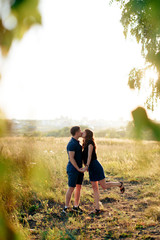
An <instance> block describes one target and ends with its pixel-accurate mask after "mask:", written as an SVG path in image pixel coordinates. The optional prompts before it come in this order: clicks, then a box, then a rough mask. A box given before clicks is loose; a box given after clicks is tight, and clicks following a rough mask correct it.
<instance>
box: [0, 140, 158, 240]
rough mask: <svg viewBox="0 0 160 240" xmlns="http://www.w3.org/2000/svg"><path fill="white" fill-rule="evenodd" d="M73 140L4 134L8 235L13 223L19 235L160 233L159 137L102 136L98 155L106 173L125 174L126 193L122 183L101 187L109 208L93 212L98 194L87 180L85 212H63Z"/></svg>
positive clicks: (2, 175) (2, 189)
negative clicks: (121, 190) (65, 214)
mask: <svg viewBox="0 0 160 240" xmlns="http://www.w3.org/2000/svg"><path fill="white" fill-rule="evenodd" d="M68 141H69V138H52V137H50V138H38V137H37V138H23V137H11V138H9V137H6V138H1V139H0V150H1V161H0V183H1V185H0V193H1V195H0V202H1V206H2V207H1V209H2V210H3V211H2V212H3V214H2V215H1V216H0V220H1V219H4V215H5V216H6V218H7V220H6V221H4V225H3V226H2V225H1V226H0V230H1V232H2V231H3V232H4V236H5V231H4V229H12V232H13V234H17V232H18V233H20V235H19V234H18V235H16V236H17V239H26V238H28V239H120V238H126V239H158V238H157V236H158V234H160V228H159V221H160V210H159V202H160V197H159V196H160V194H159V193H160V191H159V189H160V180H159V172H160V161H159V159H160V143H158V142H153V141H152V142H151V141H150V142H147V141H131V140H129V141H128V140H117V139H112V140H111V139H105V138H97V139H96V143H97V154H98V160H99V161H100V162H101V164H102V165H103V167H104V170H105V173H106V179H107V180H114V181H117V180H123V181H124V182H125V185H126V193H125V194H124V196H121V195H120V193H119V191H118V190H117V189H111V190H107V191H102V190H101V191H100V194H101V202H102V207H103V208H104V210H105V211H104V213H103V214H102V215H100V216H98V217H97V216H96V217H90V216H89V215H88V212H89V211H91V210H92V209H93V195H92V189H91V185H90V184H87V181H85V182H84V186H83V189H82V196H81V205H82V206H83V208H84V209H85V210H86V214H84V215H83V216H79V217H74V216H72V215H69V216H68V217H67V218H62V217H61V214H60V212H61V209H62V207H63V205H64V198H65V192H66V189H67V175H66V165H67V162H68V159H67V153H66V145H67V142H68ZM85 180H88V174H87V173H85ZM8 220H9V222H10V223H9V225H8ZM7 231H9V230H7ZM145 237H146V238H145ZM2 239H5V238H2ZM15 239H16V238H15Z"/></svg>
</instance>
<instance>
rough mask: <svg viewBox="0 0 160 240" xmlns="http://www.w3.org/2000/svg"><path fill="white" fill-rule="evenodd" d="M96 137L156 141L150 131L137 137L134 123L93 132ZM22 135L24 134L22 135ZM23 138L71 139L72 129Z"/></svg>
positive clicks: (26, 134) (40, 133)
mask: <svg viewBox="0 0 160 240" xmlns="http://www.w3.org/2000/svg"><path fill="white" fill-rule="evenodd" d="M85 128H88V127H87V126H81V129H82V130H84V129H85ZM93 131H94V136H95V137H105V138H119V139H137V137H138V138H139V139H144V140H156V139H155V137H154V136H153V133H152V131H151V130H150V129H144V130H143V131H142V133H141V136H137V132H136V131H135V125H134V122H133V121H131V122H129V123H128V124H127V126H126V127H121V128H119V129H116V128H107V129H104V130H93ZM21 135H22V133H21ZM23 136H29V137H70V127H63V128H61V129H57V130H52V131H47V132H41V131H29V132H25V133H23Z"/></svg>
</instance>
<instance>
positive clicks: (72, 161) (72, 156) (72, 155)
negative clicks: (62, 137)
mask: <svg viewBox="0 0 160 240" xmlns="http://www.w3.org/2000/svg"><path fill="white" fill-rule="evenodd" d="M74 155H75V152H74V151H69V160H70V162H71V163H72V165H73V166H74V167H75V168H76V169H77V170H78V171H79V172H80V168H79V167H78V165H77V163H76V160H75V159H74Z"/></svg>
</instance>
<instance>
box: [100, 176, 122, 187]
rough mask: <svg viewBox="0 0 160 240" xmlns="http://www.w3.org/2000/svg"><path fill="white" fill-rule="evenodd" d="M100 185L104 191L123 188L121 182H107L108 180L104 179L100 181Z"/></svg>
mask: <svg viewBox="0 0 160 240" xmlns="http://www.w3.org/2000/svg"><path fill="white" fill-rule="evenodd" d="M99 184H100V185H101V187H102V188H103V189H107V188H111V187H121V183H120V182H106V179H105V178H104V179H102V180H100V181H99Z"/></svg>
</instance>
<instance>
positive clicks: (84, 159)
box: [63, 126, 125, 214]
mask: <svg viewBox="0 0 160 240" xmlns="http://www.w3.org/2000/svg"><path fill="white" fill-rule="evenodd" d="M70 133H71V135H72V138H71V140H70V141H69V143H68V145H67V153H68V158H69V161H68V164H67V174H68V186H69V188H68V190H67V193H66V202H65V207H64V209H63V213H67V212H68V209H69V204H70V200H71V196H72V193H73V191H74V190H75V193H74V197H75V199H74V206H73V208H72V210H73V211H75V212H77V213H80V214H81V213H83V210H82V209H81V208H80V207H79V201H80V191H81V185H82V182H83V177H84V172H85V171H88V172H89V179H90V182H91V184H92V188H93V193H94V201H95V213H96V214H98V213H100V209H99V188H98V183H99V184H100V185H101V187H102V188H103V189H107V188H111V187H119V188H120V191H121V193H124V191H125V188H124V185H123V182H106V180H105V174H104V170H103V167H102V166H101V164H100V163H99V161H98V160H97V154H96V145H95V142H94V138H93V132H92V131H91V130H89V129H86V130H85V131H84V132H81V129H80V127H79V126H74V127H72V128H71V130H70ZM80 137H82V138H83V144H82V146H81V145H80V142H79V140H78V139H79V138H80ZM82 163H84V165H85V167H83V168H82Z"/></svg>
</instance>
